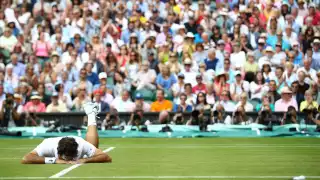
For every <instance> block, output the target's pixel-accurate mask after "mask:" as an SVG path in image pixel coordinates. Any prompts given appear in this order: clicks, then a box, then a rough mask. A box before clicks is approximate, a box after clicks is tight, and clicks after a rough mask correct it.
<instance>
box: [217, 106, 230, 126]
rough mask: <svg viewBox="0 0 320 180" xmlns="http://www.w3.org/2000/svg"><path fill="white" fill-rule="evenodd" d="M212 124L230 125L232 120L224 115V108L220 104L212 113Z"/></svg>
mask: <svg viewBox="0 0 320 180" xmlns="http://www.w3.org/2000/svg"><path fill="white" fill-rule="evenodd" d="M212 121H213V123H214V124H215V123H222V124H227V125H230V124H231V122H232V119H231V117H230V116H229V115H227V114H226V113H225V110H224V107H223V105H222V104H218V105H217V107H216V110H215V111H213V120H212Z"/></svg>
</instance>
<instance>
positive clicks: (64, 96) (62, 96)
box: [54, 82, 72, 110]
mask: <svg viewBox="0 0 320 180" xmlns="http://www.w3.org/2000/svg"><path fill="white" fill-rule="evenodd" d="M54 89H55V91H56V92H58V101H59V102H61V103H65V104H66V105H67V108H68V110H71V108H72V99H71V96H70V94H69V93H65V90H64V89H65V88H64V84H62V83H61V82H58V83H56V85H55V87H54Z"/></svg>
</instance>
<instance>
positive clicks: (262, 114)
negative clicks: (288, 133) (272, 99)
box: [256, 105, 280, 125]
mask: <svg viewBox="0 0 320 180" xmlns="http://www.w3.org/2000/svg"><path fill="white" fill-rule="evenodd" d="M256 123H257V124H263V125H270V124H280V121H279V120H278V118H277V116H275V115H273V114H272V110H271V108H270V106H269V105H265V106H262V108H261V110H260V111H259V114H258V118H257V120H256Z"/></svg>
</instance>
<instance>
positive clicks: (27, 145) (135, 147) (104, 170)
mask: <svg viewBox="0 0 320 180" xmlns="http://www.w3.org/2000/svg"><path fill="white" fill-rule="evenodd" d="M41 141H42V139H1V140H0V179H10V178H12V179H37V177H38V179H45V178H48V177H50V176H52V175H54V174H56V173H58V172H60V171H61V170H63V169H66V168H68V167H70V165H56V164H54V165H22V164H20V159H21V157H22V156H23V155H24V154H25V153H27V152H29V151H31V150H32V149H33V148H34V147H35V146H36V145H37V144H38V143H40V142H41ZM100 147H101V149H103V150H104V149H107V148H108V147H115V148H114V149H113V150H112V151H110V152H109V154H110V155H111V156H112V158H113V163H111V164H85V165H82V166H79V167H77V168H75V169H73V170H72V171H70V172H69V173H67V174H65V175H64V176H62V178H65V179H67V178H68V179H111V178H116V179H261V178H263V179H290V177H292V176H299V175H304V176H308V177H307V179H320V170H319V165H320V139H319V138H203V139H201V138H198V139H195V138H193V139H159V138H158V139H152V138H148V139H142V138H141V139H133V138H128V139H120V138H119V139H101V140H100ZM28 177H29V178H28Z"/></svg>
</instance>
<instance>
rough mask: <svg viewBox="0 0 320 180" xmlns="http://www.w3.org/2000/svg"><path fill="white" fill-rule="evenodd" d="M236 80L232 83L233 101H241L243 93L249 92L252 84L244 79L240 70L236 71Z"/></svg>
mask: <svg viewBox="0 0 320 180" xmlns="http://www.w3.org/2000/svg"><path fill="white" fill-rule="evenodd" d="M235 77H236V80H235V82H234V83H232V84H230V93H231V98H232V100H233V101H239V100H240V96H241V94H242V93H249V88H250V84H249V82H248V81H245V80H243V78H242V76H241V72H240V71H236V72H235Z"/></svg>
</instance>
